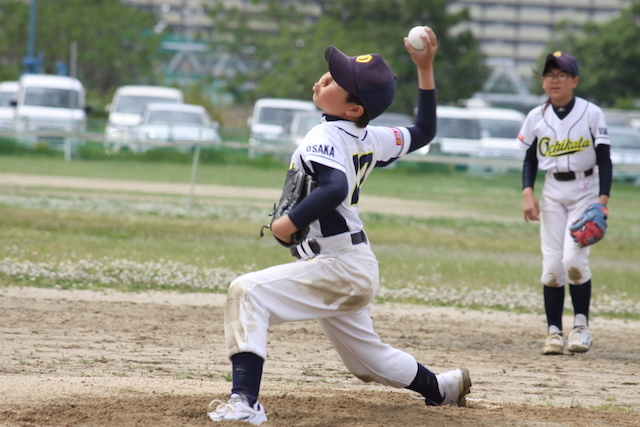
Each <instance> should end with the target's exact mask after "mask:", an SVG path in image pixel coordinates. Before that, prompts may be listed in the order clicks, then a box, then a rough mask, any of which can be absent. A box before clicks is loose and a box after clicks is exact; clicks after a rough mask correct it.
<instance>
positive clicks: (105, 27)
mask: <svg viewBox="0 0 640 427" xmlns="http://www.w3.org/2000/svg"><path fill="white" fill-rule="evenodd" d="M28 20H29V2H25V1H18V0H0V61H1V62H0V64H2V66H1V67H0V70H1V71H0V73H1V74H0V77H1V78H2V79H16V78H17V77H18V76H19V74H20V73H21V71H22V60H23V58H24V57H25V56H26V55H27V38H28V28H29V27H28ZM36 21H37V23H36V31H35V54H36V55H39V54H40V53H42V54H43V56H44V63H43V64H42V65H43V71H44V72H46V73H55V72H56V69H55V62H56V61H63V62H64V63H66V64H67V66H69V62H70V52H71V45H72V42H75V43H76V44H77V75H78V78H80V80H81V81H82V82H83V84H84V86H85V87H86V88H87V90H88V91H89V92H91V91H94V92H96V93H98V94H103V95H105V94H107V93H110V92H112V91H113V89H114V88H115V87H117V86H120V85H122V84H126V83H134V82H153V81H154V59H155V58H156V55H157V50H158V45H159V41H160V40H159V37H158V36H156V35H154V34H153V31H152V27H153V26H154V24H155V18H154V17H153V16H152V15H150V14H148V13H146V12H143V11H141V10H140V9H137V8H133V7H130V6H127V5H125V4H123V3H122V1H120V0H57V1H50V0H40V1H38V3H37V13H36Z"/></svg>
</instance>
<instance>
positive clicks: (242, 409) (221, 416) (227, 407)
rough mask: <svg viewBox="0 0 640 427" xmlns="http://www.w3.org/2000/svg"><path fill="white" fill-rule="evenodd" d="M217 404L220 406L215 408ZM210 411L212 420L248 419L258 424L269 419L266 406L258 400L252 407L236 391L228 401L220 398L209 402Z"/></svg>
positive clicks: (209, 414)
mask: <svg viewBox="0 0 640 427" xmlns="http://www.w3.org/2000/svg"><path fill="white" fill-rule="evenodd" d="M216 404H217V405H218V406H216V408H215V409H213V406H214V405H216ZM209 411H210V412H209V413H208V414H207V415H208V416H209V419H210V420H211V421H246V422H248V423H251V424H253V425H256V426H259V425H260V424H262V423H263V422H265V421H267V415H266V414H265V412H264V407H263V406H262V405H261V404H260V403H259V402H256V404H255V405H253V408H252V407H251V406H249V404H248V403H247V402H246V401H245V400H244V399H243V398H242V396H240V395H239V394H236V393H234V394H232V395H231V396H230V397H229V400H228V401H226V402H223V401H222V400H219V399H215V400H212V401H211V403H209Z"/></svg>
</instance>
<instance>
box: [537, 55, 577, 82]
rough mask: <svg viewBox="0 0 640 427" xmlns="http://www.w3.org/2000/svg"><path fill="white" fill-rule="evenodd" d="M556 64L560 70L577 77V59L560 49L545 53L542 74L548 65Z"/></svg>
mask: <svg viewBox="0 0 640 427" xmlns="http://www.w3.org/2000/svg"><path fill="white" fill-rule="evenodd" d="M554 63H555V64H556V65H557V66H558V68H560V69H561V70H562V71H564V72H567V73H571V74H573V75H574V76H575V77H578V61H576V58H574V57H573V56H571V55H569V54H568V53H565V52H562V51H561V50H558V51H555V52H553V53H550V54H548V55H547V59H546V60H545V61H544V68H543V69H542V74H544V73H546V72H547V70H548V69H549V66H550V65H552V64H554Z"/></svg>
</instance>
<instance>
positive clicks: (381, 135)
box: [291, 119, 411, 238]
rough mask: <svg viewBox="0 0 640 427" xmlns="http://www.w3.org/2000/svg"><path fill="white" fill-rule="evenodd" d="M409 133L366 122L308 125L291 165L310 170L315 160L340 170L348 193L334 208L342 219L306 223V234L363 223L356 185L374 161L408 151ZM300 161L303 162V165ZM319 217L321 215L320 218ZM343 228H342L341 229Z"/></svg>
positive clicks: (359, 227)
mask: <svg viewBox="0 0 640 427" xmlns="http://www.w3.org/2000/svg"><path fill="white" fill-rule="evenodd" d="M410 145H411V134H410V133H409V130H408V129H407V128H403V127H399V128H391V127H383V126H367V127H366V128H358V127H357V126H356V125H355V123H353V122H349V121H345V120H339V121H324V119H323V122H322V123H321V124H319V125H316V126H315V127H314V128H313V129H311V130H310V131H309V132H308V133H307V135H306V137H305V138H304V140H303V141H302V143H301V144H300V145H299V146H298V148H297V149H296V151H295V152H294V153H293V156H292V157H291V165H292V167H295V168H297V169H301V170H305V169H306V170H311V171H312V172H313V171H314V170H313V164H312V163H311V162H316V163H319V164H322V165H324V166H327V167H330V168H334V169H338V170H341V171H342V172H344V174H345V175H346V176H347V181H348V185H349V193H348V195H347V197H346V198H345V199H344V200H343V201H342V202H341V203H340V205H339V206H338V207H337V208H336V211H337V213H338V214H339V215H340V216H341V217H342V218H343V219H344V222H343V223H342V224H331V225H330V227H334V228H336V229H328V228H327V224H323V230H322V231H321V229H320V223H319V221H317V220H316V221H314V222H312V223H311V224H310V231H309V238H312V237H323V232H324V235H325V236H327V235H334V234H339V233H343V232H347V231H349V232H357V231H360V230H362V228H363V225H362V221H361V220H360V216H359V205H358V202H359V196H360V188H361V187H362V185H363V184H364V181H365V180H366V179H367V177H368V176H369V174H370V173H371V171H372V170H373V168H374V167H375V166H376V164H377V163H378V162H388V161H389V160H391V159H394V158H397V157H401V156H403V155H405V154H407V152H408V151H409V147H410ZM303 163H304V166H303ZM320 220H322V218H321V219H320ZM341 228H343V229H341Z"/></svg>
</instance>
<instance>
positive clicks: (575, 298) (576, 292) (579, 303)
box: [569, 279, 591, 324]
mask: <svg viewBox="0 0 640 427" xmlns="http://www.w3.org/2000/svg"><path fill="white" fill-rule="evenodd" d="M569 292H570V293H571V301H572V302H573V311H574V313H575V314H584V315H585V317H586V318H587V321H588V320H589V305H590V304H591V279H589V280H587V281H586V282H584V283H583V284H581V285H569ZM587 324H588V323H587Z"/></svg>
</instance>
